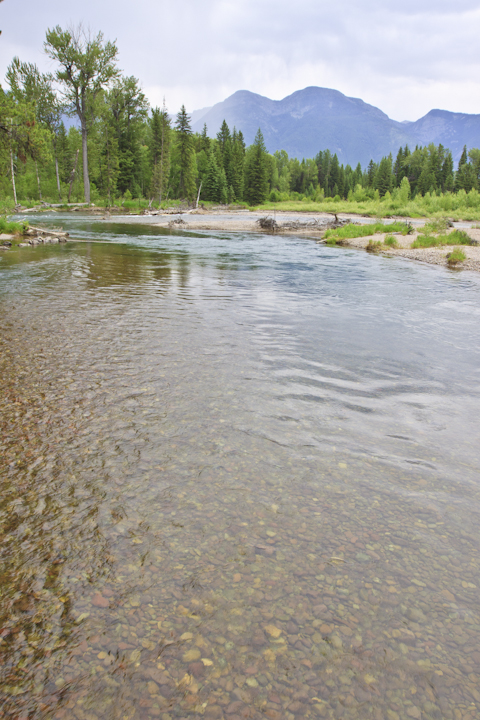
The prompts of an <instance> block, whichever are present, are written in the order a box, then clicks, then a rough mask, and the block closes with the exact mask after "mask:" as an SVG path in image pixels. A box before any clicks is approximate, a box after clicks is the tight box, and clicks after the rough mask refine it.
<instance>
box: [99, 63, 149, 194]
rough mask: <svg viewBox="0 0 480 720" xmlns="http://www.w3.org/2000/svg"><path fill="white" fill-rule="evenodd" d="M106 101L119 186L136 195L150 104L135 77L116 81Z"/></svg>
mask: <svg viewBox="0 0 480 720" xmlns="http://www.w3.org/2000/svg"><path fill="white" fill-rule="evenodd" d="M106 99H107V105H108V107H109V108H110V112H111V115H112V119H111V123H112V128H113V130H114V132H115V134H116V139H117V144H118V160H119V175H118V186H119V189H120V191H121V192H122V193H124V192H125V191H126V190H130V192H132V193H133V194H134V195H136V192H135V188H136V186H137V185H138V184H139V174H140V169H141V162H140V137H139V136H140V133H141V131H142V123H143V121H144V120H146V118H147V116H148V109H149V104H148V101H147V99H146V97H145V95H144V94H143V92H142V91H141V89H140V87H139V81H138V80H137V79H136V78H134V77H120V78H118V79H117V80H115V82H114V83H113V86H112V88H111V89H110V91H109V92H108V93H107V96H106Z"/></svg>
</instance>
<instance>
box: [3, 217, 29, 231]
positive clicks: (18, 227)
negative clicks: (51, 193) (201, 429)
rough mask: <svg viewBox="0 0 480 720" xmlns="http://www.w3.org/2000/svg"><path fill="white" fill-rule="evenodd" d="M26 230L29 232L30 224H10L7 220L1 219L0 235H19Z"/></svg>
mask: <svg viewBox="0 0 480 720" xmlns="http://www.w3.org/2000/svg"><path fill="white" fill-rule="evenodd" d="M25 230H28V222H21V223H20V222H8V220H7V218H0V233H11V234H12V235H15V234H18V235H19V234H20V233H23V232H24V231H25Z"/></svg>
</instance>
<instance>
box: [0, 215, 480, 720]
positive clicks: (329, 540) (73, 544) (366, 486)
mask: <svg viewBox="0 0 480 720" xmlns="http://www.w3.org/2000/svg"><path fill="white" fill-rule="evenodd" d="M43 219H44V218H42V220H43ZM68 223H70V225H71V229H72V234H74V233H75V234H77V235H78V236H81V237H82V238H83V239H88V238H91V239H92V240H96V241H97V242H87V243H69V244H67V245H62V246H44V247H43V246H40V247H38V248H35V249H24V250H18V251H10V252H8V253H5V254H4V255H2V257H1V259H0V329H1V356H0V362H1V374H0V406H1V419H0V422H1V429H0V451H1V465H2V471H1V472H2V475H1V492H0V539H1V542H2V545H1V547H2V556H3V557H2V570H1V574H0V590H1V606H0V638H1V642H0V653H1V662H0V684H1V691H0V708H1V710H0V716H1V712H3V717H6V718H13V717H15V718H20V717H21V718H59V719H60V718H78V720H93V719H94V718H102V719H103V718H108V719H110V718H111V719H112V720H116V719H117V718H118V719H120V718H122V719H123V718H139V719H142V720H143V718H154V717H160V718H162V720H171V719H173V718H206V719H212V720H213V719H216V718H224V719H225V720H238V718H258V720H260V719H261V718H265V717H266V718H270V720H277V719H278V720H280V719H282V720H283V718H286V719H287V720H296V719H297V718H304V717H305V718H332V719H335V720H336V719H337V718H352V719H355V720H356V719H360V718H373V720H384V719H385V718H388V719H389V720H397V719H398V718H402V719H403V718H447V719H450V718H451V719H452V720H469V719H472V720H473V719H474V718H477V717H478V716H479V715H480V689H479V687H480V682H479V681H480V650H479V648H480V610H479V603H478V588H479V586H480V571H479V562H480V558H479V548H480V540H479V534H478V523H479V510H480V491H479V465H480V462H479V447H480V442H479V431H478V407H479V395H480V392H479V390H480V373H479V369H480V362H479V360H480V358H479V347H480V344H479V340H480V279H479V278H478V276H477V275H475V274H473V273H467V272H462V273H458V272H452V271H448V270H444V269H440V268H437V267H429V266H423V265H420V264H416V263H411V262H408V261H405V260H402V259H398V258H393V259H389V258H385V257H371V256H369V255H367V254H366V253H361V252H358V251H355V250H345V249H340V248H327V247H324V246H319V245H317V244H315V243H314V242H312V241H311V240H309V239H306V238H294V237H288V238H285V237H278V236H276V237H271V236H263V235H252V234H250V235H249V234H241V233H238V234H235V235H227V234H216V235H211V234H208V233H198V234H197V235H196V236H194V235H188V236H187V235H182V234H178V233H177V234H169V233H166V232H165V231H161V230H159V229H156V228H151V229H146V228H144V227H138V226H132V225H127V224H121V223H99V222H97V221H95V220H91V219H86V218H81V217H80V218H79V217H77V218H75V219H73V220H68ZM63 224H64V225H66V224H67V223H66V222H64V223H63ZM99 240H101V241H104V242H98V241H99Z"/></svg>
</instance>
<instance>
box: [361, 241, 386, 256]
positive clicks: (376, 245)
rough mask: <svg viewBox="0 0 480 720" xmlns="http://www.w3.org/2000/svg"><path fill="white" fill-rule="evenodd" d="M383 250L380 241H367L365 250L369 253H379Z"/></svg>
mask: <svg viewBox="0 0 480 720" xmlns="http://www.w3.org/2000/svg"><path fill="white" fill-rule="evenodd" d="M382 249H383V244H382V243H381V242H380V240H369V241H368V245H367V247H366V248H365V250H366V251H367V252H369V253H379V252H380V251H381V250H382Z"/></svg>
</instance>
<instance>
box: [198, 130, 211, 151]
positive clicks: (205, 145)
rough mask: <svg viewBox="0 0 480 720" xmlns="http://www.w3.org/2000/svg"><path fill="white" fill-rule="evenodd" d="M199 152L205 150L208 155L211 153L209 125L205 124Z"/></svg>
mask: <svg viewBox="0 0 480 720" xmlns="http://www.w3.org/2000/svg"><path fill="white" fill-rule="evenodd" d="M199 150H204V151H205V152H206V153H207V154H208V152H209V151H210V138H209V137H208V128H207V123H203V130H202V134H201V138H200V147H199Z"/></svg>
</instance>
